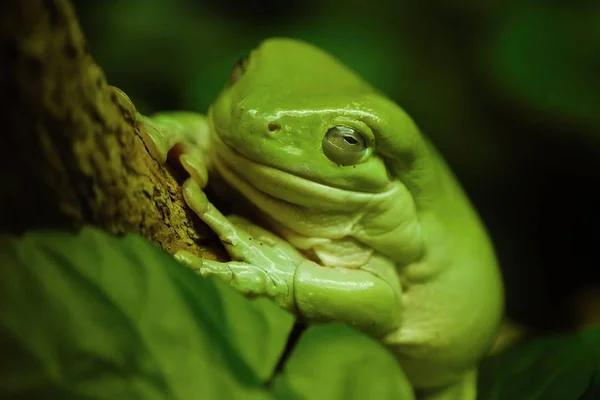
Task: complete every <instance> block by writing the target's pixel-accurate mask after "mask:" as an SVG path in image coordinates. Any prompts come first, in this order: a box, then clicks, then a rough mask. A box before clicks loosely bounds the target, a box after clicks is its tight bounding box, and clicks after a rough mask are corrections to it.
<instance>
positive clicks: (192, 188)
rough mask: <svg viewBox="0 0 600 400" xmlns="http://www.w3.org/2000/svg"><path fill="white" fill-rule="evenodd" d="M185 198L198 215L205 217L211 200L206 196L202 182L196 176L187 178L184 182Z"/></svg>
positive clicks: (201, 217)
mask: <svg viewBox="0 0 600 400" xmlns="http://www.w3.org/2000/svg"><path fill="white" fill-rule="evenodd" d="M183 198H184V199H185V202H186V204H187V205H188V206H189V207H190V208H191V209H192V210H194V212H195V213H196V214H197V215H198V217H200V219H203V217H204V215H205V214H206V213H207V212H208V209H209V206H210V201H208V197H206V194H205V193H204V191H203V190H202V188H201V187H200V184H199V183H198V182H197V181H196V180H195V179H194V178H191V179H187V180H186V181H185V182H184V183H183Z"/></svg>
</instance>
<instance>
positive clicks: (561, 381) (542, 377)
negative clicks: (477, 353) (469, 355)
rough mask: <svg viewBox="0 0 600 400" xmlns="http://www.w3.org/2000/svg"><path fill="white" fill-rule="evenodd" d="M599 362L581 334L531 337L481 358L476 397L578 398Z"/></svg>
mask: <svg viewBox="0 0 600 400" xmlns="http://www.w3.org/2000/svg"><path fill="white" fill-rule="evenodd" d="M596 341H598V338H597V337H596ZM598 365H599V362H598V355H597V353H596V352H595V351H594V349H593V348H592V347H591V346H590V344H589V342H588V340H587V339H585V337H583V336H581V335H577V334H574V335H571V336H554V337H545V338H538V339H535V340H530V341H527V342H525V343H523V344H521V345H517V346H516V347H514V348H511V349H509V350H507V351H506V352H504V353H500V354H498V355H496V356H493V357H491V358H488V359H487V360H485V361H484V362H483V364H482V366H481V368H480V374H479V382H478V386H479V389H478V393H479V398H480V399H484V400H496V399H498V400H499V399H511V400H520V399H523V400H535V399H544V400H546V399H560V400H570V399H573V400H576V399H580V398H581V396H582V395H583V394H584V393H585V392H586V390H587V389H588V387H589V386H590V383H591V382H592V378H593V376H594V375H595V374H596V369H597V367H598Z"/></svg>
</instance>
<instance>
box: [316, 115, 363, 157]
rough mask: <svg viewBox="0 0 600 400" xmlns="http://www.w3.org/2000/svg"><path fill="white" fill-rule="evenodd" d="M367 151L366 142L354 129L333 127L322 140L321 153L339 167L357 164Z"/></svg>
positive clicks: (340, 126)
mask: <svg viewBox="0 0 600 400" xmlns="http://www.w3.org/2000/svg"><path fill="white" fill-rule="evenodd" d="M366 151H367V141H366V140H365V138H364V136H363V135H362V134H361V133H360V132H359V131H357V130H356V129H353V128H349V127H347V126H342V125H339V126H334V127H333V128H331V129H329V130H328V131H327V133H326V134H325V137H324V138H323V152H324V153H325V155H326V156H327V158H329V159H330V160H331V161H333V162H334V163H336V164H339V165H353V164H358V163H359V162H360V160H361V159H362V158H363V156H364V155H365V153H366Z"/></svg>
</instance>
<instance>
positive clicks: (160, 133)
mask: <svg viewBox="0 0 600 400" xmlns="http://www.w3.org/2000/svg"><path fill="white" fill-rule="evenodd" d="M136 122H137V126H138V130H139V132H140V136H141V138H142V140H143V141H144V144H145V145H146V148H147V149H148V152H149V153H150V155H151V156H152V158H154V159H155V160H156V161H158V162H160V163H161V164H164V163H165V162H167V155H168V154H169V150H171V147H172V144H171V143H170V142H169V140H168V134H167V133H166V132H165V128H164V127H162V126H161V125H160V124H158V123H156V122H155V121H153V120H152V118H149V117H146V116H144V115H142V114H140V113H137V115H136Z"/></svg>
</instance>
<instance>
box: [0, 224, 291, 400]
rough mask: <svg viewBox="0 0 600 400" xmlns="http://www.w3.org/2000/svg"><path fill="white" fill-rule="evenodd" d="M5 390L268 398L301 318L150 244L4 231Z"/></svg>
mask: <svg viewBox="0 0 600 400" xmlns="http://www.w3.org/2000/svg"><path fill="white" fill-rule="evenodd" d="M0 266H1V269H0V348H1V349H2V350H3V354H2V363H0V397H2V398H3V399H5V398H6V399H9V398H27V399H55V398H61V399H70V398H77V399H128V400H130V399H149V400H152V399H192V398H211V399H213V398H215V399H216V398H236V399H237V398H252V399H264V398H268V397H269V395H268V393H267V392H266V391H265V390H264V389H263V384H264V382H265V381H266V380H267V378H268V377H269V376H270V375H271V374H272V372H273V369H274V367H275V365H276V363H277V361H278V359H279V357H280V354H281V352H282V350H283V348H284V346H285V343H286V340H287V337H288V335H289V332H290V329H291V327H292V324H293V318H292V316H291V315H289V314H288V313H287V312H285V311H283V310H281V309H280V308H279V307H277V306H276V305H275V304H273V303H272V302H270V301H268V300H266V299H263V300H255V301H248V300H247V299H245V298H244V297H243V296H241V295H239V294H238V293H236V292H235V291H234V290H232V289H231V288H229V287H227V286H226V285H224V284H222V283H220V282H218V281H212V280H205V279H202V278H200V277H198V276H197V275H195V274H194V273H192V272H191V271H189V270H188V269H186V268H185V267H183V266H181V265H180V264H179V263H177V262H176V261H174V260H173V259H172V257H170V256H169V255H167V254H166V253H164V252H163V251H161V250H159V249H158V248H156V247H155V246H153V245H151V244H150V243H148V242H146V241H144V240H143V239H141V238H139V237H135V236H126V237H123V238H116V237H112V236H109V235H108V234H105V233H103V232H101V231H98V230H95V229H84V230H83V231H82V232H81V233H80V234H79V235H78V236H73V235H70V234H67V233H58V232H35V233H28V234H26V235H24V236H22V237H19V238H17V237H14V236H8V235H2V236H0Z"/></svg>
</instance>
